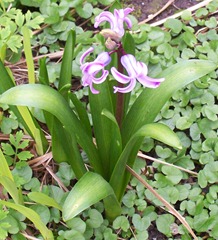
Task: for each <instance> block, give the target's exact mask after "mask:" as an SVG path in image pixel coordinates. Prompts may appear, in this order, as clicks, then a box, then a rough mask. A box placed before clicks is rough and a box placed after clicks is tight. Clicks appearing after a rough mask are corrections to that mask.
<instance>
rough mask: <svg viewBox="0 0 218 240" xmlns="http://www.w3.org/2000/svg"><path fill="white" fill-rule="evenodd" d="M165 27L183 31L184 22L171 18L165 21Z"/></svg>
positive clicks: (174, 31) (174, 30) (177, 31)
mask: <svg viewBox="0 0 218 240" xmlns="http://www.w3.org/2000/svg"><path fill="white" fill-rule="evenodd" d="M164 27H166V28H169V29H171V30H172V32H173V33H176V34H178V33H180V32H181V31H182V22H181V21H180V20H178V19H174V18H170V19H167V20H166V22H165V23H164Z"/></svg>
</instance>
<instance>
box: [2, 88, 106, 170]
mask: <svg viewBox="0 0 218 240" xmlns="http://www.w3.org/2000/svg"><path fill="white" fill-rule="evenodd" d="M0 102H1V103H5V104H9V105H17V106H19V105H20V106H28V107H36V108H40V109H43V110H45V111H48V112H50V113H51V114H53V115H54V116H55V117H56V118H58V119H59V121H60V122H61V123H62V124H63V127H64V128H66V130H67V131H68V133H69V134H72V135H73V136H74V135H75V136H76V138H77V141H78V143H79V144H80V146H81V147H82V148H83V149H84V151H85V152H86V153H87V155H88V157H89V161H90V163H91V165H92V166H93V167H94V169H95V171H96V172H98V173H101V172H102V166H101V163H100V161H99V156H98V153H97V150H96V147H95V145H94V143H93V141H92V136H89V135H88V134H87V132H86V130H85V129H84V127H83V126H82V124H81V122H80V121H79V120H78V118H77V117H76V115H75V114H74V113H73V112H72V110H71V109H70V107H69V106H68V104H67V102H66V101H65V99H64V98H63V97H62V96H61V94H60V93H58V92H57V91H55V90H54V89H52V88H51V87H48V86H44V85H41V84H34V85H33V84H27V85H20V86H17V87H14V88H11V89H9V90H8V91H6V92H5V93H3V94H2V95H1V97H0Z"/></svg>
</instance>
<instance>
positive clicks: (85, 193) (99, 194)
mask: <svg viewBox="0 0 218 240" xmlns="http://www.w3.org/2000/svg"><path fill="white" fill-rule="evenodd" d="M112 194H114V193H113V190H112V188H111V187H110V185H109V183H108V182H106V181H105V180H104V179H103V178H102V177H101V176H100V175H98V174H96V173H92V172H87V173H86V174H85V175H84V176H83V177H82V178H81V179H80V180H79V181H78V182H77V183H76V185H75V186H74V188H73V189H72V190H71V191H70V193H69V195H68V196H67V198H66V200H65V202H64V205H63V218H64V220H65V221H68V220H70V219H72V218H73V217H75V216H76V215H78V214H79V213H81V212H82V211H83V210H85V209H86V208H88V207H90V206H91V205H93V204H95V203H97V202H98V201H100V200H101V199H103V198H106V197H107V196H109V195H112Z"/></svg>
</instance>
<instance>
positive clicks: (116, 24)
mask: <svg viewBox="0 0 218 240" xmlns="http://www.w3.org/2000/svg"><path fill="white" fill-rule="evenodd" d="M133 10H134V9H133V8H125V9H119V10H117V9H114V14H112V13H111V12H109V11H104V12H102V13H100V14H99V15H98V16H97V17H96V18H95V24H94V27H95V28H97V27H98V26H99V25H100V24H101V23H102V22H105V21H106V22H109V23H110V26H111V30H113V31H114V32H116V33H118V34H119V35H120V36H121V37H122V36H123V35H124V26H123V25H124V22H125V23H126V24H127V27H128V28H131V27H132V22H131V20H130V19H129V18H128V17H127V15H128V14H129V13H131V12H132V11H133Z"/></svg>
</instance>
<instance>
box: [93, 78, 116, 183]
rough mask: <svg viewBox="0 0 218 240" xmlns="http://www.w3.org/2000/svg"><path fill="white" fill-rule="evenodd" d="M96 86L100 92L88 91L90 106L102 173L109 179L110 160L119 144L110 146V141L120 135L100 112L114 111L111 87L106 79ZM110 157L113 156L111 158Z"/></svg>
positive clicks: (114, 157)
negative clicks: (102, 168)
mask: <svg viewBox="0 0 218 240" xmlns="http://www.w3.org/2000/svg"><path fill="white" fill-rule="evenodd" d="M96 88H97V89H98V90H99V91H100V93H99V94H92V93H91V92H90V93H89V100H90V108H91V114H92V120H93V128H94V134H95V139H96V143H97V146H98V151H99V156H100V161H101V162H102V165H103V167H104V172H103V173H102V175H103V176H104V178H105V179H107V180H109V178H110V175H109V173H110V171H109V169H110V162H111V161H114V159H115V160H116V159H117V158H118V156H119V154H120V146H118V145H115V144H113V146H112V143H113V142H115V143H116V142H118V141H119V140H118V139H116V138H117V137H118V136H119V135H120V132H119V129H118V128H115V127H114V123H113V122H112V121H111V120H110V119H108V118H107V117H106V116H105V115H104V114H102V112H103V110H105V109H106V110H107V111H109V112H111V113H114V109H113V103H112V98H111V89H110V86H109V84H108V82H107V81H106V82H104V83H102V84H99V85H98V86H96ZM111 147H113V150H111ZM111 158H113V160H111Z"/></svg>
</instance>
